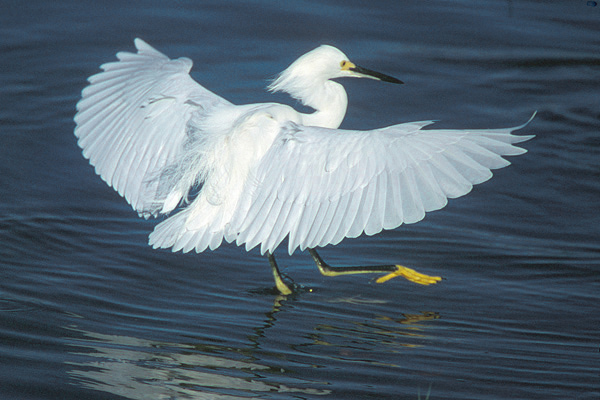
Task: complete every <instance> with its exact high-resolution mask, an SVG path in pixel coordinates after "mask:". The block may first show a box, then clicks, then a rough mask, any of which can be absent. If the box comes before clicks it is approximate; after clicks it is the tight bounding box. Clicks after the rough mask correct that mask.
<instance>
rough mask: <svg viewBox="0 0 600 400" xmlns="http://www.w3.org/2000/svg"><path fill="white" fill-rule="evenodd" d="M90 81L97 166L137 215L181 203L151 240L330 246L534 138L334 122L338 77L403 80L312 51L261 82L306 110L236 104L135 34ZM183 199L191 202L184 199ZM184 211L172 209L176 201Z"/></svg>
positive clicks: (451, 186)
mask: <svg viewBox="0 0 600 400" xmlns="http://www.w3.org/2000/svg"><path fill="white" fill-rule="evenodd" d="M135 45H136V48H137V53H127V52H122V53H118V54H117V57H118V59H119V61H116V62H112V63H108V64H104V65H103V66H102V69H103V70H104V71H103V72H100V73H98V74H96V75H94V76H92V77H90V78H89V82H90V85H89V86H88V87H86V88H85V89H84V90H83V92H82V99H81V100H80V101H79V103H78V104H77V111H78V112H77V115H76V116H75V122H76V125H77V127H76V129H75V135H76V136H77V137H78V139H79V140H78V144H79V146H80V147H81V148H82V149H83V154H84V156H85V157H86V158H88V159H89V160H90V163H91V164H92V165H94V166H95V169H96V172H97V173H98V174H99V175H100V176H101V177H102V178H103V179H104V180H105V181H106V182H107V183H108V184H109V185H110V186H112V187H113V188H115V189H116V190H117V191H118V193H119V194H120V195H122V196H123V197H125V199H126V200H127V201H128V202H129V203H130V204H131V206H132V207H133V208H134V209H135V210H136V211H137V212H138V213H139V214H140V215H141V216H143V217H145V218H149V217H156V216H160V215H168V214H170V213H172V212H174V211H176V210H177V212H176V213H175V214H174V215H172V216H170V217H168V218H167V219H165V220H164V221H163V222H161V223H160V224H159V225H158V226H157V227H156V228H155V230H154V231H153V232H152V234H151V235H150V240H149V243H150V244H151V245H152V246H153V247H155V248H172V249H173V251H177V250H183V251H184V252H187V251H190V250H195V251H197V252H202V251H204V250H206V249H207V248H210V249H213V250H214V249H216V248H217V247H219V246H220V245H221V243H222V241H223V240H226V241H227V242H236V243H237V244H238V245H245V247H246V249H248V250H249V249H251V248H253V247H255V246H258V245H260V249H261V252H262V253H265V252H268V253H269V254H270V253H272V252H273V251H274V250H275V248H277V246H278V245H279V244H280V243H281V242H282V241H283V240H284V239H285V238H287V239H288V251H289V253H290V254H291V253H292V252H293V251H294V250H295V249H296V248H300V249H301V250H303V249H305V248H309V249H312V248H314V247H319V246H325V245H327V244H336V243H339V242H340V241H341V240H342V239H344V238H345V237H357V236H359V235H361V234H362V233H366V234H367V235H373V234H376V233H378V232H380V231H381V230H382V229H393V228H396V227H398V226H400V225H401V224H402V223H414V222H417V221H419V220H421V219H422V218H423V217H424V215H425V213H426V212H428V211H433V210H437V209H440V208H442V207H444V206H445V205H446V203H447V199H448V198H454V197H459V196H462V195H464V194H466V193H468V192H469V191H470V190H471V188H472V186H473V185H474V184H477V183H481V182H483V181H486V180H488V179H489V178H490V177H491V176H492V173H491V171H490V170H491V169H495V168H501V167H504V166H506V165H508V164H509V162H508V161H506V160H505V159H504V158H502V157H503V156H507V155H518V154H522V153H524V152H525V150H523V149H522V148H519V147H516V146H514V144H515V143H519V142H522V141H525V140H528V139H529V138H530V137H531V136H515V135H513V134H511V132H512V131H513V130H515V129H519V128H521V127H522V126H520V127H515V128H505V129H483V130H447V129H443V130H433V129H427V130H423V129H422V128H424V127H425V126H427V125H429V124H431V123H432V122H431V121H424V122H412V123H404V124H398V125H393V126H390V127H386V128H381V129H375V130H370V131H356V130H339V129H337V128H338V127H339V125H340V124H341V122H342V120H343V118H344V115H345V113H346V108H347V103H348V99H347V96H346V92H345V90H344V88H343V86H342V85H341V84H339V83H338V82H335V81H333V80H332V79H335V78H343V77H367V78H372V79H377V80H383V81H387V82H392V83H402V82H400V81H398V80H397V79H395V78H392V77H389V76H387V75H383V74H380V73H377V72H374V71H371V70H367V69H365V68H361V67H358V66H356V65H355V64H353V63H352V62H350V61H349V60H348V58H347V57H346V56H345V55H344V54H343V53H342V52H341V51H340V50H338V49H336V48H334V47H332V46H320V47H318V48H317V49H315V50H313V51H311V52H309V53H307V54H305V55H303V56H302V57H300V58H299V59H298V60H296V61H295V62H294V63H292V64H291V65H290V66H289V67H288V68H287V69H286V70H285V71H284V72H282V73H281V74H280V75H279V77H278V78H277V79H276V80H275V81H274V82H273V83H272V84H271V85H270V86H269V89H270V90H271V91H284V92H287V93H289V94H290V95H291V96H292V97H294V98H296V99H298V100H300V101H301V102H302V103H303V104H304V105H306V106H309V107H311V108H313V109H314V110H315V111H314V112H312V113H300V112H297V111H296V110H294V109H293V108H292V107H290V106H287V105H283V104H276V103H261V104H247V105H234V104H232V103H230V102H229V101H227V100H225V99H223V98H222V97H220V96H218V95H216V94H214V93H212V92H211V91H209V90H207V89H206V88H204V87H203V86H201V85H199V84H198V83H197V82H195V81H194V80H193V79H192V78H191V77H190V75H189V71H190V69H191V67H192V62H191V60H189V59H187V58H179V59H176V60H170V59H169V58H168V57H167V56H165V55H164V54H162V53H160V52H158V51H157V50H155V49H154V48H152V47H151V46H149V45H148V44H146V43H145V42H143V41H142V40H140V39H136V40H135ZM186 205H187V206H186ZM178 208H182V209H178Z"/></svg>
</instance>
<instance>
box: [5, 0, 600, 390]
mask: <svg viewBox="0 0 600 400" xmlns="http://www.w3.org/2000/svg"><path fill="white" fill-rule="evenodd" d="M135 37H141V38H143V39H145V40H146V41H148V42H149V43H150V44H152V45H153V46H155V47H156V48H158V49H159V50H161V51H163V52H165V53H166V54H168V55H169V56H171V57H179V56H188V57H190V58H192V59H193V60H194V61H195V66H194V69H193V76H194V77H195V78H196V79H197V80H198V81H200V82H201V83H202V84H204V85H205V86H206V87H208V88H210V89H212V90H214V91H215V92H217V93H218V94H220V95H222V96H224V97H226V98H227V99H229V100H231V101H234V102H236V103H246V102H257V101H271V100H276V101H284V102H288V103H289V104H295V103H294V102H293V101H290V100H289V99H288V98H287V97H286V96H285V95H277V96H273V95H270V94H268V93H267V92H265V91H264V89H263V88H264V86H265V85H266V84H267V81H268V79H270V78H273V77H274V76H275V75H276V74H277V73H278V72H279V71H281V70H282V69H283V68H285V67H286V66H287V65H288V64H289V63H290V62H291V61H293V60H294V59H295V58H296V57H297V56H299V55H300V54H302V53H304V52H306V51H308V50H311V49H312V48H314V47H316V46H317V45H319V44H321V43H329V44H333V45H336V46H338V47H339V48H341V49H342V50H343V51H344V52H345V53H346V54H347V55H349V56H350V57H351V59H352V60H353V61H355V62H356V63H358V64H361V65H365V66H367V67H371V68H373V69H377V70H380V71H382V72H385V73H388V74H390V75H393V76H397V77H398V78H400V79H402V80H403V81H404V82H406V84H405V85H403V86H395V85H385V84H381V83H378V82H374V81H368V80H362V81H359V80H349V81H347V82H344V83H345V86H346V88H347V90H348V93H349V97H350V107H349V110H348V115H347V118H346V120H345V122H344V124H343V127H346V128H360V129H368V128H374V127H381V126H385V125H389V124H393V123H399V122H406V121H414V120H423V119H435V120H438V121H440V122H439V123H438V126H440V127H447V128H467V127H470V128H486V127H504V126H515V125H518V124H521V123H523V122H525V121H526V120H527V119H528V118H529V117H530V116H531V114H532V113H533V111H534V110H538V114H537V116H536V118H535V119H534V121H533V122H532V123H531V124H530V125H529V126H528V127H527V128H526V129H525V130H524V131H523V133H526V134H534V135H536V138H535V139H534V140H533V141H530V142H528V143H526V144H525V147H526V148H527V149H528V150H529V153H527V154H526V155H524V156H521V157H518V158H513V159H512V160H511V161H513V165H511V166H510V167H508V168H506V169H503V170H500V171H498V172H497V173H496V174H495V177H494V178H493V179H492V180H491V181H489V182H487V183H485V184H482V185H480V186H478V187H476V188H475V190H474V191H473V192H472V193H471V194H469V195H468V196H466V197H465V198H461V199H457V200H454V201H451V202H450V204H449V205H448V206H447V207H446V208H445V209H443V210H442V211H438V212H435V213H432V214H430V215H428V216H427V217H426V218H425V220H424V221H422V222H421V223H419V224H416V225H410V226H403V227H400V228H399V229H397V230H394V231H387V232H384V233H382V234H380V235H376V236H374V237H361V238H359V239H352V240H348V239H347V240H345V241H343V242H342V243H341V244H340V245H338V246H335V247H328V248H325V249H323V251H322V255H323V256H324V257H325V258H326V259H327V260H329V261H330V262H331V263H332V264H334V265H354V264H356V263H357V262H359V263H364V264H377V263H390V262H397V263H402V264H404V265H407V266H411V267H414V268H416V269H418V270H420V271H422V272H425V273H430V274H439V275H442V276H443V277H444V278H445V280H444V281H443V282H442V283H440V284H438V285H435V286H431V287H421V286H417V285H415V284H411V283H409V282H407V281H405V280H402V279H400V278H398V279H395V280H392V281H390V282H387V283H385V284H383V285H379V284H376V283H375V282H374V281H373V280H372V279H371V278H369V277H365V276H362V277H361V276H347V277H339V278H326V277H323V276H321V275H320V274H319V273H318V271H317V269H316V268H315V267H314V265H313V264H312V261H311V260H310V257H308V255H307V254H301V253H296V254H295V255H294V256H293V257H288V256H286V255H285V254H284V253H285V252H284V251H282V252H281V254H280V255H279V256H280V258H279V261H280V264H281V265H282V266H283V267H284V272H285V273H286V274H287V275H289V276H290V277H292V278H293V279H294V280H295V281H296V282H297V283H301V284H303V285H305V286H306V287H307V288H311V289H312V291H304V292H300V293H298V294H296V295H294V296H288V297H287V298H284V297H280V296H276V295H274V294H273V293H272V291H271V288H272V286H273V283H272V277H271V272H270V270H269V268H268V264H267V262H266V260H265V259H264V258H263V257H261V256H260V255H259V254H258V252H256V251H254V252H251V253H249V254H248V253H246V252H245V251H244V250H243V249H241V248H238V247H236V246H234V245H225V246H222V247H221V248H220V249H219V250H218V251H215V252H206V253H202V254H199V255H196V254H181V253H176V254H173V253H171V252H169V251H156V250H152V249H151V248H150V247H148V246H147V245H146V242H147V235H148V234H149V233H150V232H151V230H152V227H153V225H154V222H153V221H144V220H140V219H138V217H137V215H136V213H135V212H134V211H132V210H131V209H130V207H129V206H128V205H127V204H126V203H125V201H123V200H122V199H121V198H120V197H119V196H118V195H117V194H116V193H114V192H113V190H112V189H110V188H108V187H107V186H106V185H105V184H104V183H103V182H102V181H101V180H100V179H99V178H98V177H97V176H95V174H94V172H93V169H92V168H91V167H90V166H89V165H88V164H87V161H86V160H84V159H83V157H82V156H81V152H80V150H79V149H78V147H77V145H76V141H75V138H74V136H73V133H72V132H73V128H74V123H73V121H72V118H73V115H74V112H75V103H76V102H77V100H78V98H79V95H80V92H81V89H82V88H83V87H84V86H85V79H86V78H87V77H88V76H90V75H92V74H94V73H96V72H97V71H98V67H99V65H100V64H102V63H103V62H107V61H110V60H113V59H114V54H115V53H116V52H117V51H120V50H132V49H133V43H132V42H133V39H134V38H135ZM0 55H1V56H0V177H1V181H0V182H1V185H0V244H1V246H0V398H2V399H239V398H261V399H317V398H331V399H357V398H360V399H369V398H370V399H382V398H390V399H396V398H406V399H417V398H419V396H420V398H426V397H427V393H428V392H429V398H430V399H508V398H510V399H597V398H599V397H600V383H599V380H600V373H599V371H600V369H599V365H600V353H599V346H600V240H599V239H600V234H599V233H600V228H599V227H600V217H599V216H600V213H599V212H598V210H600V180H599V178H600V96H599V89H600V83H599V82H600V6H595V2H588V1H576V0H572V1H544V2H538V1H518V2H517V1H429V2H422V1H403V2H398V1H377V2H363V1H348V0H346V1H333V0H331V1H325V2H324V1H301V2H281V1H268V0H262V1H252V2H244V3H243V4H239V3H238V2H228V1H214V2H208V1H207V2H187V1H177V2H158V1H156V2H112V1H109V2H82V1H77V2H75V1H63V2H42V1H29V2H20V1H4V2H3V3H2V12H0Z"/></svg>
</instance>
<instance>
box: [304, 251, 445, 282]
mask: <svg viewBox="0 0 600 400" xmlns="http://www.w3.org/2000/svg"><path fill="white" fill-rule="evenodd" d="M308 252H309V253H310V255H311V256H312V258H313V260H315V263H317V267H318V268H319V271H320V272H321V274H323V275H325V276H338V275H347V274H376V273H387V275H384V276H382V277H379V278H378V279H377V280H376V282H377V283H383V282H386V281H389V280H390V279H392V278H395V277H397V276H402V277H404V278H406V279H408V280H409V281H411V282H415V283H418V284H420V285H430V284H432V283H438V282H439V281H441V280H442V278H441V277H439V276H429V275H425V274H421V273H419V272H417V271H415V270H414V269H410V268H407V267H404V266H402V265H376V266H369V267H342V268H340V267H332V266H330V265H329V264H327V263H326V262H325V261H323V259H322V258H321V256H320V255H319V254H318V253H317V251H316V250H315V249H310V248H309V249H308Z"/></svg>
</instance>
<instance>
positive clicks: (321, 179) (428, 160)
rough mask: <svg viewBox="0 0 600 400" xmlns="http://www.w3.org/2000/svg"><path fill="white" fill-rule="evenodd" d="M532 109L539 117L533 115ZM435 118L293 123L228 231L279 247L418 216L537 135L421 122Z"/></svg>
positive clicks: (256, 175)
mask: <svg viewBox="0 0 600 400" xmlns="http://www.w3.org/2000/svg"><path fill="white" fill-rule="evenodd" d="M532 118H533V117H532ZM430 123H431V122H417V123H408V124H400V125H394V126H390V127H388V128H383V129H377V130H372V131H344V130H336V129H326V128H319V127H307V126H298V125H294V124H291V123H290V124H288V125H287V126H286V127H285V128H284V129H283V130H282V132H281V133H280V134H279V136H278V137H277V138H276V140H275V142H274V144H273V146H272V148H271V149H270V150H269V152H268V153H267V154H266V155H265V157H264V159H263V160H262V161H261V163H260V165H258V167H257V168H256V169H255V170H254V171H253V173H252V174H251V176H250V179H249V180H248V183H247V185H246V187H245V189H244V191H243V195H242V197H241V199H240V202H239V204H238V209H237V211H236V213H235V214H234V217H233V218H232V222H231V226H230V228H231V229H230V231H229V239H231V240H232V239H234V238H235V239H236V242H237V244H238V245H241V244H245V245H246V248H248V249H250V248H253V247H255V246H256V245H258V244H261V251H262V252H263V253H264V252H265V251H273V250H274V249H275V248H276V247H277V245H279V243H280V242H281V241H282V240H283V239H284V238H285V237H286V236H289V247H288V250H289V252H290V254H291V253H292V252H293V251H294V250H295V249H296V248H297V247H300V249H305V248H307V247H309V248H312V247H317V246H325V245H327V244H330V243H331V244H336V243H338V242H340V241H341V240H342V239H343V238H345V237H356V236H359V235H361V234H362V233H363V232H364V233H366V234H367V235H373V234H375V233H378V232H380V231H381V230H382V229H393V228H396V227H398V226H399V225H401V224H403V223H414V222H417V221H420V220H421V219H422V218H423V217H424V216H425V213H426V212H428V211H433V210H437V209H440V208H442V207H444V206H445V205H446V203H447V199H448V198H454V197H459V196H462V195H464V194H466V193H468V192H469V191H470V190H471V189H472V187H473V185H475V184H478V183H481V182H484V181H486V180H488V179H490V178H491V177H492V173H491V171H490V170H492V169H496V168H502V167H505V166H507V165H509V164H510V163H509V162H508V161H506V160H505V159H503V158H502V156H514V155H519V154H523V153H525V152H526V150H524V149H522V148H519V147H516V146H514V144H515V143H519V142H523V141H525V140H528V139H530V138H532V137H533V136H516V135H512V134H511V132H512V131H514V130H516V129H520V128H522V127H524V126H525V125H526V124H525V125H522V126H519V127H515V128H507V129H483V130H445V129H444V130H421V128H423V127H424V126H426V125H428V124H430Z"/></svg>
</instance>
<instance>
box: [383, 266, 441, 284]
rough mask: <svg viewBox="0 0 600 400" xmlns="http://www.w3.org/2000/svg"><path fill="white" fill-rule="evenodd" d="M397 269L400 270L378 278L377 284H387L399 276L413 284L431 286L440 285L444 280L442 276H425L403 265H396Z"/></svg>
mask: <svg viewBox="0 0 600 400" xmlns="http://www.w3.org/2000/svg"><path fill="white" fill-rule="evenodd" d="M396 268H398V269H397V270H396V271H394V272H392V273H390V274H387V275H384V276H382V277H380V278H377V280H376V281H375V282H377V283H383V282H387V281H389V280H390V279H392V278H395V277H397V276H402V277H404V278H406V279H408V280H409V281H411V282H414V283H418V284H419V285H431V284H432V283H438V282H439V281H441V280H442V277H441V276H429V275H425V274H422V273H420V272H417V271H415V270H414V269H410V268H407V267H403V266H402V265H396Z"/></svg>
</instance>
